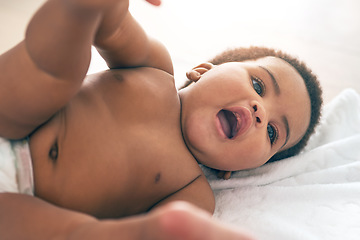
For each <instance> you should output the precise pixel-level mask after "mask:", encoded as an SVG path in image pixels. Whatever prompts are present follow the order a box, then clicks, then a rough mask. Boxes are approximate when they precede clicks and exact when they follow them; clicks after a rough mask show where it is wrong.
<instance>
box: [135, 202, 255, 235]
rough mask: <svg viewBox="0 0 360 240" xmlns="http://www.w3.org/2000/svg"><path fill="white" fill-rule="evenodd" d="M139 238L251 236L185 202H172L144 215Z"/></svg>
mask: <svg viewBox="0 0 360 240" xmlns="http://www.w3.org/2000/svg"><path fill="white" fill-rule="evenodd" d="M148 216H149V217H148V219H147V224H145V225H144V226H145V228H144V232H143V234H144V236H143V238H141V239H148V240H152V239H154V240H155V239H156V240H170V239H171V240H173V239H179V240H182V239H183V240H202V239H203V240H221V239H226V240H254V238H252V237H250V235H249V234H248V233H246V232H245V231H242V230H239V229H236V228H233V227H231V226H229V225H225V224H223V223H221V222H219V221H217V220H215V219H214V218H212V216H211V215H210V214H209V213H207V212H205V211H204V210H201V209H199V208H197V207H195V206H193V205H191V204H189V203H186V202H173V203H170V204H168V205H165V206H163V207H160V208H159V209H157V210H154V212H151V213H150V214H149V215H148Z"/></svg>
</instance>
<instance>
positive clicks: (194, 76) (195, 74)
mask: <svg viewBox="0 0 360 240" xmlns="http://www.w3.org/2000/svg"><path fill="white" fill-rule="evenodd" d="M213 67H214V65H213V64H212V63H209V62H206V63H202V64H200V65H198V66H196V67H194V68H193V69H191V70H190V71H188V72H187V73H186V77H187V78H188V79H189V80H190V81H192V82H197V81H198V80H199V79H200V78H201V75H203V74H204V73H206V72H207V71H209V70H210V69H212V68H213Z"/></svg>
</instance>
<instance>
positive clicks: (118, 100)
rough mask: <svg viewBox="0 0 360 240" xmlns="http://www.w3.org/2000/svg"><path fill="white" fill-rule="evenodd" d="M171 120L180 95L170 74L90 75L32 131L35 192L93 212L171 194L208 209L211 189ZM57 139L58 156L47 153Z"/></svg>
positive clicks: (176, 120)
mask: <svg viewBox="0 0 360 240" xmlns="http://www.w3.org/2000/svg"><path fill="white" fill-rule="evenodd" d="M129 103H131V104H129ZM174 126H180V100H179V98H178V95H177V94H176V89H175V85H174V80H173V77H172V76H171V75H170V74H168V73H166V72H164V71H161V70H158V69H154V68H141V69H136V70H132V69H129V70H109V71H106V72H103V73H98V74H94V75H91V76H88V77H87V79H86V86H85V87H83V88H82V89H81V91H80V92H79V94H78V95H76V97H75V98H74V99H72V100H71V101H70V102H69V104H67V105H66V106H65V108H64V109H63V110H61V111H60V112H59V113H58V114H57V115H56V116H55V117H54V118H52V119H51V120H50V122H48V123H47V124H46V125H44V126H43V127H41V128H40V129H38V130H37V131H36V132H35V133H34V134H33V135H32V136H31V138H30V149H31V155H32V160H33V165H34V177H35V190H36V192H35V194H36V195H37V196H38V197H40V198H42V199H45V200H47V201H49V202H51V203H53V204H56V205H58V206H62V207H65V208H69V209H74V210H80V211H82V212H86V213H89V214H92V215H95V216H98V217H123V216H128V215H134V214H137V213H141V212H146V211H148V210H150V209H151V208H152V207H154V206H156V205H157V204H163V203H165V202H168V201H169V200H170V199H174V198H178V199H179V198H184V199H187V200H190V202H191V201H193V203H194V204H196V205H198V206H200V207H202V208H204V209H206V210H208V211H210V212H212V211H213V208H214V197H213V194H212V191H211V189H210V187H209V185H208V183H207V181H206V179H205V177H204V175H203V173H202V171H201V169H200V168H199V165H198V164H197V162H196V160H195V159H194V157H193V156H192V155H191V154H190V152H189V151H188V149H187V148H186V145H185V144H184V141H183V138H182V133H181V129H180V127H174ZM56 142H57V145H58V157H57V159H56V160H49V157H48V153H49V149H50V148H51V145H53V144H54V143H56ZM68 179H69V180H70V179H71V181H68Z"/></svg>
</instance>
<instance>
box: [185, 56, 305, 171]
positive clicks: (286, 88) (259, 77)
mask: <svg viewBox="0 0 360 240" xmlns="http://www.w3.org/2000/svg"><path fill="white" fill-rule="evenodd" d="M180 98H181V103H182V117H181V124H182V131H183V135H184V139H185V142H186V144H187V146H188V148H189V149H190V151H191V152H192V153H193V155H194V156H195V158H196V159H197V160H198V162H199V163H202V164H204V165H206V166H208V167H211V168H215V169H219V170H228V171H235V170H241V169H249V168H255V167H258V166H261V165H263V164H264V163H266V162H267V161H268V159H270V158H271V157H272V156H273V155H274V154H275V153H277V152H279V151H282V150H285V149H288V148H290V147H292V146H294V145H295V144H296V143H297V142H299V140H300V139H301V138H302V137H303V135H304V134H305V132H306V129H307V127H308V125H309V122H310V114H311V113H310V111H311V107H310V98H309V95H308V93H307V90H306V86H305V84H304V81H303V79H302V77H301V76H300V74H299V73H298V72H297V71H296V70H295V69H294V68H293V67H292V66H291V65H290V64H288V63H287V62H285V61H284V60H282V59H279V58H275V57H266V58H261V59H258V60H256V61H247V62H231V63H225V64H222V65H218V66H215V67H214V68H212V69H211V70H209V71H207V72H206V73H204V74H203V75H202V76H201V78H200V79H199V80H198V81H197V82H196V83H194V84H192V85H191V86H189V87H187V88H185V89H183V90H181V91H180Z"/></svg>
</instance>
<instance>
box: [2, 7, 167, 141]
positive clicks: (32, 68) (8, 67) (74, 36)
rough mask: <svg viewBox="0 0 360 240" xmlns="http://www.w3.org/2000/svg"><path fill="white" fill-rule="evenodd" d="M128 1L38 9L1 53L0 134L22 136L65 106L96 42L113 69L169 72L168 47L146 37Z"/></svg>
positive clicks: (78, 83)
mask: <svg viewBox="0 0 360 240" xmlns="http://www.w3.org/2000/svg"><path fill="white" fill-rule="evenodd" d="M148 1H149V2H157V1H156V0H148ZM128 4H129V2H128V0H122V1H120V0H49V1H47V2H46V3H45V4H44V5H43V6H42V7H41V8H40V9H39V10H38V11H37V13H36V14H35V15H34V17H33V18H32V20H31V22H30V23H29V26H28V28H27V31H26V37H25V40H24V41H22V42H20V43H19V44H18V45H16V46H15V47H14V48H12V49H10V50H9V51H7V52H6V53H4V54H2V55H1V56H0V136H2V137H5V138H10V139H18V138H23V137H25V136H27V135H28V134H30V133H31V132H32V131H33V130H34V129H36V128H37V127H38V126H39V125H41V124H43V123H44V122H46V121H47V120H48V119H49V118H51V117H52V116H53V114H54V113H56V112H57V111H58V110H59V109H61V108H62V107H63V106H65V105H66V104H67V102H68V101H69V100H70V99H71V98H72V97H73V96H74V95H75V94H76V93H77V92H78V91H79V89H80V87H81V84H82V81H83V79H84V77H85V75H86V72H87V69H88V66H89V63H90V57H91V45H92V44H93V43H94V41H95V43H96V46H97V47H98V48H99V49H100V52H101V53H102V54H103V56H104V57H105V59H106V60H107V62H108V63H109V65H110V66H111V67H133V66H151V67H157V68H160V69H163V70H165V71H168V72H170V73H172V65H171V61H170V57H169V55H168V53H167V51H166V50H165V48H164V47H162V46H161V45H160V44H157V43H156V42H155V41H152V40H149V39H148V38H147V36H146V35H145V34H144V32H143V30H142V29H141V28H140V27H139V25H138V24H137V23H136V22H135V21H134V20H133V18H132V17H131V15H130V13H129V12H128Z"/></svg>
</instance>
